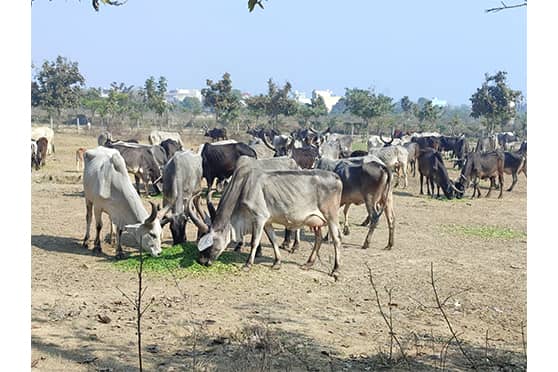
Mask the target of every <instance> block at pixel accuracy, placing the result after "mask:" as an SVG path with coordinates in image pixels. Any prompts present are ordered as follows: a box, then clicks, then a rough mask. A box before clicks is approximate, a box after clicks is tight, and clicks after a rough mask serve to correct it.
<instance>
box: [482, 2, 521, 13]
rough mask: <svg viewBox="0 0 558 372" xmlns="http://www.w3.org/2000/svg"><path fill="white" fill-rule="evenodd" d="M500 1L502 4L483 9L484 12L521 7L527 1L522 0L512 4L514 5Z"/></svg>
mask: <svg viewBox="0 0 558 372" xmlns="http://www.w3.org/2000/svg"><path fill="white" fill-rule="evenodd" d="M500 3H501V4H502V6H498V7H495V8H490V9H485V12H486V13H496V12H499V11H501V10H504V9H513V8H521V7H524V6H527V1H524V2H523V3H521V4H514V5H506V3H504V2H503V1H500Z"/></svg>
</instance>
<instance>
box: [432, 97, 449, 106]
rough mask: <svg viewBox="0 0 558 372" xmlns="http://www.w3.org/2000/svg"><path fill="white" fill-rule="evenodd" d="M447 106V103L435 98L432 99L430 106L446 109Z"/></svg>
mask: <svg viewBox="0 0 558 372" xmlns="http://www.w3.org/2000/svg"><path fill="white" fill-rule="evenodd" d="M447 105H448V101H444V100H441V99H439V98H436V97H434V98H432V106H439V107H446V106H447Z"/></svg>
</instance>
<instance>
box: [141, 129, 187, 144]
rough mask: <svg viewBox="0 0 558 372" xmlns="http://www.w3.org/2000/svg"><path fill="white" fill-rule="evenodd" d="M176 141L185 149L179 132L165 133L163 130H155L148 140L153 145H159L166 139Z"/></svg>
mask: <svg viewBox="0 0 558 372" xmlns="http://www.w3.org/2000/svg"><path fill="white" fill-rule="evenodd" d="M169 138H170V139H172V140H175V141H176V142H178V143H179V144H180V146H182V147H184V143H183V142H182V138H180V134H179V133H178V132H164V131H162V130H153V131H151V133H149V136H147V140H148V141H149V143H150V144H151V145H158V144H160V143H161V142H163V141H164V140H166V139H169Z"/></svg>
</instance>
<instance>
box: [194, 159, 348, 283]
mask: <svg viewBox="0 0 558 372" xmlns="http://www.w3.org/2000/svg"><path fill="white" fill-rule="evenodd" d="M342 187H343V186H342V183H341V180H340V179H339V176H337V175H336V174H333V173H331V172H327V171H323V170H318V169H312V170H278V171H264V170H261V169H256V168H251V167H241V168H239V169H237V170H235V173H234V174H233V177H232V179H231V183H230V184H229V186H228V187H227V189H226V190H225V193H224V194H223V197H222V199H221V203H219V208H218V209H217V211H216V216H215V219H214V220H213V223H212V225H211V227H209V226H207V225H205V224H204V223H203V222H202V221H200V220H199V218H197V216H196V214H195V213H193V209H192V202H190V204H189V208H188V211H189V214H190V217H191V218H192V220H193V221H194V223H196V225H198V226H199V227H200V228H201V229H202V230H205V231H206V232H207V234H206V235H204V236H203V237H202V238H201V239H200V241H199V242H198V249H199V250H200V252H201V253H200V256H199V258H198V261H199V262H200V263H201V264H205V265H210V264H211V263H212V261H213V260H215V259H217V258H218V257H219V255H220V254H221V253H222V252H223V250H224V249H225V248H226V247H227V245H228V244H229V242H230V240H231V230H232V231H234V229H238V228H240V227H244V229H243V231H251V232H252V242H251V243H252V244H251V246H252V248H251V252H250V257H249V258H248V261H247V262H246V265H245V268H246V269H250V267H251V266H252V265H253V263H254V257H255V254H256V248H257V246H258V245H259V244H260V240H261V237H262V233H263V232H264V231H265V233H266V235H267V237H268V238H269V240H270V241H271V244H272V245H273V251H274V254H275V262H274V264H273V268H275V269H278V268H279V267H280V265H281V255H280V253H279V246H278V245H277V243H276V241H275V233H274V231H273V226H272V224H273V223H276V224H279V225H283V226H285V227H286V228H289V229H298V228H301V227H303V226H305V225H306V226H309V227H310V228H312V230H313V231H314V234H315V238H316V240H315V243H314V248H313V250H312V253H311V254H310V257H309V258H308V261H307V262H306V264H305V265H304V266H303V268H306V269H307V268H310V267H311V266H312V265H313V264H314V261H315V259H316V256H317V254H318V252H319V249H320V246H321V242H322V234H321V229H322V227H324V226H327V227H328V228H329V231H330V232H331V235H332V237H333V245H334V250H335V263H334V266H333V271H332V273H331V275H332V276H334V277H337V276H338V274H339V271H338V270H339V249H340V245H341V242H340V239H339V225H338V217H337V213H338V208H339V202H340V201H341V192H342ZM233 227H234V229H233Z"/></svg>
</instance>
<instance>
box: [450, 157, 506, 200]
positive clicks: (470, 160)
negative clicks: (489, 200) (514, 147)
mask: <svg viewBox="0 0 558 372" xmlns="http://www.w3.org/2000/svg"><path fill="white" fill-rule="evenodd" d="M496 176H498V183H499V184H500V185H503V184H504V153H503V152H502V151H490V152H486V153H480V152H477V151H475V152H471V153H470V154H469V155H467V157H466V159H465V164H464V165H463V169H461V175H460V176H459V182H456V184H455V186H456V188H457V189H458V190H459V193H457V197H458V198H460V197H463V195H464V194H465V189H466V188H467V187H469V185H470V184H471V183H472V184H473V195H472V196H471V198H474V197H475V193H477V197H480V189H479V185H478V178H480V179H487V178H489V179H490V187H489V188H488V193H486V197H488V196H490V193H491V192H492V187H495V186H496V185H495V180H496ZM503 189H504V188H503V187H500V195H498V199H500V198H501V197H502V190H503Z"/></svg>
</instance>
